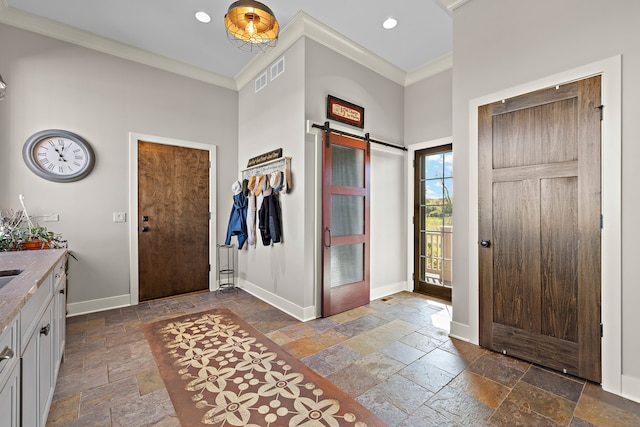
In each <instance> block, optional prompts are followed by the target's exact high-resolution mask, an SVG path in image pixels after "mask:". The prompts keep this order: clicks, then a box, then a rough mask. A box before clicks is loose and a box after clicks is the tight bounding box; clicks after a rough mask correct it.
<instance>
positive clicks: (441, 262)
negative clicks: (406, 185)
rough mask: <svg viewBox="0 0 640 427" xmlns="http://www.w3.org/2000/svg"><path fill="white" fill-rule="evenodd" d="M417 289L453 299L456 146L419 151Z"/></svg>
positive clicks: (416, 167)
mask: <svg viewBox="0 0 640 427" xmlns="http://www.w3.org/2000/svg"><path fill="white" fill-rule="evenodd" d="M414 170H415V177H414V189H415V195H414V221H413V222H414V227H415V232H414V236H415V241H414V248H415V249H414V252H415V259H414V290H415V291H416V292H421V293H426V294H429V295H433V296H436V297H439V298H444V299H447V300H449V301H450V300H451V285H452V280H453V277H452V263H453V246H452V242H453V223H452V218H453V151H452V145H451V144H448V145H443V146H440V147H434V148H428V149H424V150H419V151H416V154H415V168H414Z"/></svg>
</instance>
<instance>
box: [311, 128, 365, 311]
mask: <svg viewBox="0 0 640 427" xmlns="http://www.w3.org/2000/svg"><path fill="white" fill-rule="evenodd" d="M322 145H323V156H322V160H323V173H322V175H323V176H322V181H323V185H322V230H323V237H322V246H323V248H322V263H323V270H322V271H323V274H322V316H323V317H328V316H331V315H333V314H336V313H340V312H343V311H346V310H349V309H352V308H355V307H359V306H362V305H365V304H368V303H369V301H370V299H369V144H368V142H367V141H364V140H362V139H359V138H352V137H348V136H344V135H341V134H338V133H334V132H330V131H329V132H327V131H325V132H323V144H322Z"/></svg>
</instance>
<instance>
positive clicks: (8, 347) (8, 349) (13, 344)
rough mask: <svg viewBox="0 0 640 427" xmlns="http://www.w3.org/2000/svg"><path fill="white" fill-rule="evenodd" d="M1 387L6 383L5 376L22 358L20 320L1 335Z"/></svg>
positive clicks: (11, 324)
mask: <svg viewBox="0 0 640 427" xmlns="http://www.w3.org/2000/svg"><path fill="white" fill-rule="evenodd" d="M0 355H1V356H2V359H0V386H2V384H3V382H4V376H5V375H6V374H7V372H10V371H11V367H13V366H14V365H15V364H16V363H17V361H18V359H19V358H20V354H19V350H18V319H17V318H16V319H14V320H13V322H11V323H10V324H9V326H7V328H6V329H5V330H4V331H3V332H2V333H1V334H0Z"/></svg>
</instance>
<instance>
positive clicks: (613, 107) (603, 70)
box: [467, 56, 625, 395]
mask: <svg viewBox="0 0 640 427" xmlns="http://www.w3.org/2000/svg"><path fill="white" fill-rule="evenodd" d="M621 72H622V57H621V56H614V57H611V58H607V59H604V60H602V61H598V62H594V63H592V64H587V65H584V66H582V67H578V68H574V69H572V70H568V71H564V72H561V73H558V74H554V75H552V76H548V77H545V78H542V79H540V80H536V81H533V82H529V83H525V84H522V85H520V86H516V87H513V88H509V89H505V90H502V91H499V92H496V93H492V94H489V95H485V96H482V97H479V98H475V99H472V100H471V101H469V240H468V242H467V244H468V246H469V259H468V265H469V278H468V283H469V336H468V338H469V341H471V342H472V343H474V344H477V343H478V340H479V326H480V325H479V309H478V305H479V290H478V281H479V279H478V243H477V242H478V238H479V236H478V186H477V178H478V107H479V106H481V105H485V104H489V103H492V102H495V101H499V100H501V99H506V98H511V97H514V96H517V95H521V94H524V93H529V92H533V91H535V90H538V89H543V88H547V87H551V86H555V85H557V84H561V83H564V82H569V81H575V80H580V79H583V78H586V77H589V76H593V75H598V74H600V75H602V104H603V105H604V109H603V112H604V120H603V122H602V214H603V228H602V259H601V262H602V278H601V283H602V322H603V324H604V336H603V338H602V388H603V389H604V390H606V391H610V392H612V393H615V394H618V395H620V394H622V395H624V392H625V390H623V387H622V316H621V313H622V192H621V188H622V174H621V171H622V150H621V149H622V124H621V121H622V74H621Z"/></svg>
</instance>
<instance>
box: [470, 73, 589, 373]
mask: <svg viewBox="0 0 640 427" xmlns="http://www.w3.org/2000/svg"><path fill="white" fill-rule="evenodd" d="M600 114H601V112H600V77H599V76H596V77H592V78H589V79H585V80H581V81H578V82H573V83H569V84H565V85H562V86H558V87H554V88H549V89H545V90H541V91H537V92H533V93H530V94H527V95H523V96H519V97H516V98H512V99H508V100H505V101H502V102H497V103H494V104H489V105H484V106H481V107H479V111H478V117H479V123H478V130H479V182H478V185H479V188H478V189H479V238H480V242H478V243H479V245H480V248H479V268H480V344H481V345H482V346H484V347H487V348H490V349H493V350H495V351H498V352H501V353H505V354H508V355H512V356H515V357H519V358H522V359H525V360H529V361H531V362H534V363H538V364H541V365H544V366H547V367H550V368H554V369H557V370H560V371H564V372H566V373H569V374H572V375H576V376H579V377H583V378H586V379H589V380H592V381H595V382H600V379H601V361H600V355H601V342H600V340H601V338H600V277H601V273H600V270H601V268H600V221H601V218H600V212H601V206H600V191H601V182H600V176H601V171H600V165H601V160H600V158H601V154H600V140H601V138H600V136H601V135H600V120H601V119H600Z"/></svg>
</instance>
